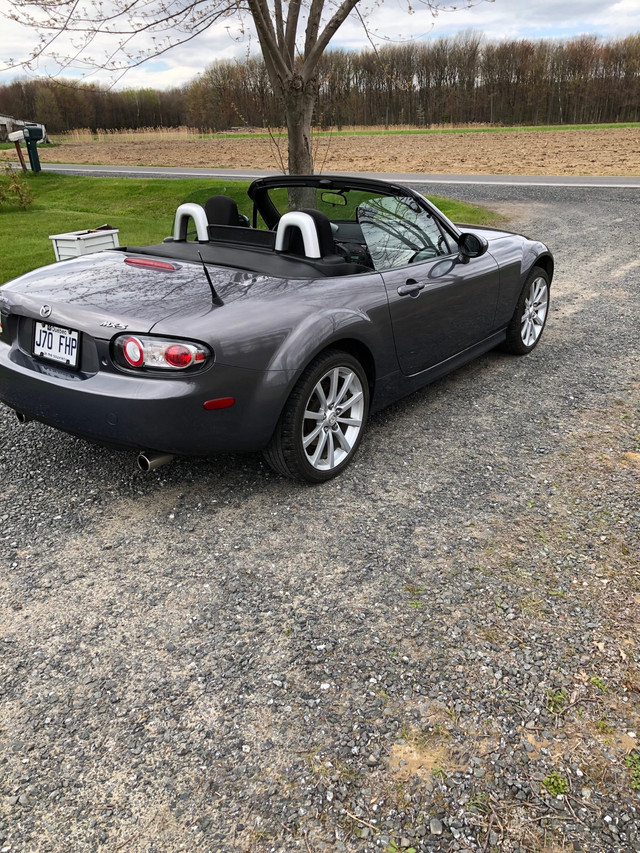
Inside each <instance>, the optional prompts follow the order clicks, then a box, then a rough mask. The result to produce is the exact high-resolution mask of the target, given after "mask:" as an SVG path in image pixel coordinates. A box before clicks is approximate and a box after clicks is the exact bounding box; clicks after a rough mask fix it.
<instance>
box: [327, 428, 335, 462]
mask: <svg viewBox="0 0 640 853" xmlns="http://www.w3.org/2000/svg"><path fill="white" fill-rule="evenodd" d="M333 435H334V433H333V430H329V432H328V433H327V444H328V445H329V448H328V450H329V452H328V458H327V463H328V465H329V468H333V467H335V464H336V447H335V442H334V440H333Z"/></svg>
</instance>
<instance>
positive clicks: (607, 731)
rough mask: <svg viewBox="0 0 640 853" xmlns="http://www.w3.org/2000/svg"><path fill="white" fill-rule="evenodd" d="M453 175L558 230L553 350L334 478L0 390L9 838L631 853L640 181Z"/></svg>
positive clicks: (174, 847)
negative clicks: (161, 443) (99, 436)
mask: <svg viewBox="0 0 640 853" xmlns="http://www.w3.org/2000/svg"><path fill="white" fill-rule="evenodd" d="M427 189H429V188H427ZM433 189H434V191H436V192H438V191H440V192H441V191H442V189H441V188H433ZM448 192H449V194H451V195H457V196H459V197H464V198H467V199H469V200H473V201H479V202H482V203H486V204H489V205H491V206H494V207H495V208H496V209H498V210H499V211H501V212H502V213H504V214H505V215H507V216H509V218H510V225H509V227H512V228H513V229H514V230H521V231H524V232H525V233H528V234H530V235H532V236H537V237H540V238H541V239H543V240H545V241H547V242H548V243H549V245H550V246H551V248H552V249H553V250H554V252H555V254H556V260H557V271H556V278H555V280H554V285H553V288H552V304H553V310H552V313H551V316H550V320H549V323H548V326H547V329H546V332H545V335H544V337H543V340H542V343H541V345H540V346H539V347H538V348H537V349H536V350H535V351H534V352H533V353H532V354H531V355H530V356H528V357H526V358H523V359H518V358H514V357H508V356H506V355H502V354H499V353H491V354H489V355H487V356H485V357H484V358H482V359H480V360H479V361H477V362H475V363H474V364H472V365H470V366H468V367H466V368H464V369H462V370H459V371H457V372H456V373H455V374H453V375H452V376H450V377H448V378H446V379H445V380H443V381H441V382H439V383H437V384H435V385H432V386H431V387H429V388H427V389H425V390H423V391H421V392H419V393H417V394H415V395H413V396H412V397H411V398H409V399H407V400H405V401H404V402H402V403H400V404H398V405H395V406H393V407H392V408H390V409H388V410H386V411H384V412H382V413H381V414H379V415H378V416H376V417H375V418H374V419H373V420H372V422H371V424H370V427H369V429H368V433H367V435H366V437H365V441H364V444H363V447H362V449H361V451H360V453H359V456H358V458H357V461H356V464H354V465H353V466H352V467H351V468H350V469H349V470H348V471H347V472H346V473H345V474H344V475H343V476H342V477H340V478H339V479H338V480H336V481H333V482H331V483H329V484H326V485H323V486H320V487H315V488H309V487H302V486H298V485H296V484H293V483H290V482H288V481H285V480H282V479H279V478H278V477H276V476H275V475H274V474H273V473H271V472H270V471H269V470H268V469H267V467H266V465H264V464H263V462H262V461H261V458H260V457H259V456H249V457H240V456H238V457H231V456H229V457H223V458H217V459H211V460H204V459H198V460H177V461H175V462H174V463H173V464H172V465H171V466H168V467H165V468H161V469H159V470H158V471H156V472H155V473H153V474H151V475H146V476H145V475H143V474H140V473H138V472H136V471H135V470H134V457H133V454H125V453H117V452H114V451H110V450H106V449H102V448H96V447H92V446H90V445H89V444H86V443H84V442H82V441H80V440H76V439H74V438H72V437H69V436H65V435H63V434H59V433H56V432H55V431H53V430H50V429H49V428H47V427H45V426H42V425H38V424H28V425H26V426H24V427H21V426H20V425H19V424H18V423H17V422H16V420H15V419H14V418H13V417H12V416H11V415H10V413H9V412H8V411H7V410H6V409H2V410H1V411H0V430H1V435H2V443H1V447H0V476H1V477H2V483H3V487H4V501H3V504H2V507H1V508H0V559H1V560H2V572H1V574H0V851H1V853H18V851H65V853H66V852H67V851H74V853H75V851H77V853H89V851H109V852H110V851H113V853H115V851H125V853H141V851H144V853H152V851H156V853H173V851H195V850H198V851H207V853H209V851H210V853H214V851H215V852H216V853H217V851H225V853H226V851H240V852H241V853H244V851H251V853H263V852H264V853H268V851H278V853H280V851H282V853H291V851H303V853H328V851H331V853H355V851H358V853H365V851H385V853H397V851H403V850H404V851H412V850H413V851H491V850H494V851H495V850H499V851H506V852H507V853H518V851H519V852H520V853H524V851H547V853H559V851H561V850H581V851H589V853H617V851H620V853H623V851H624V853H629V851H640V746H639V738H640V643H639V628H638V614H639V613H640V567H639V562H638V555H639V554H640V534H639V530H640V501H639V491H638V475H639V474H640V382H639V379H638V349H639V344H638V332H639V322H638V297H639V294H640V259H639V256H638V247H637V233H638V230H637V218H638V216H637V211H638V201H639V198H640V197H639V195H638V192H637V191H620V190H593V189H592V190H585V189H566V188H564V189H556V190H550V189H535V188H528V189H527V188H522V187H521V188H518V189H509V188H508V187H473V186H465V187H462V186H460V187H453V188H449V189H448Z"/></svg>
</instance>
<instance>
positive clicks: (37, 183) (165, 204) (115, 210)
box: [0, 172, 497, 283]
mask: <svg viewBox="0 0 640 853" xmlns="http://www.w3.org/2000/svg"><path fill="white" fill-rule="evenodd" d="M27 180H28V181H29V186H30V187H31V189H32V190H33V193H34V196H35V200H34V202H33V204H31V205H30V206H29V207H28V208H27V209H26V210H20V209H19V208H18V207H17V206H16V207H9V206H4V207H2V208H0V283H2V282H6V281H8V280H9V279H12V278H14V277H15V276H18V275H21V274H22V273H25V272H29V271H30V270H32V269H35V268H36V267H39V266H43V265H44V264H48V263H53V262H54V254H53V246H52V243H51V240H49V235H50V234H62V233H65V232H67V231H79V230H81V229H85V228H94V227H96V226H98V225H104V224H106V223H108V224H109V225H112V226H113V227H114V228H119V229H120V234H119V238H120V244H121V245H123V246H126V245H129V246H140V245H145V244H148V243H157V242H160V241H161V240H162V239H163V238H164V237H166V236H167V235H168V234H170V233H171V231H172V228H173V216H174V213H175V210H176V208H177V206H178V205H179V204H181V203H182V202H183V201H185V199H186V198H187V197H188V196H192V195H193V194H194V193H198V194H200V193H202V194H203V195H207V196H208V195H216V194H224V195H229V196H231V197H233V198H235V199H236V201H237V202H238V208H239V210H240V212H241V213H245V214H246V215H248V216H251V207H250V202H249V199H248V198H247V195H246V191H247V187H248V186H249V183H248V182H247V181H220V180H218V181H216V180H212V179H209V178H192V179H187V180H173V179H166V180H165V179H162V180H160V179H150V178H144V179H131V178H86V177H71V176H67V175H55V174H51V173H45V172H41V173H40V174H39V175H32V174H29V175H28V176H27ZM432 200H433V201H434V202H435V204H437V205H438V207H440V209H441V210H442V211H443V212H444V213H445V214H446V215H447V216H448V217H449V218H450V219H453V220H454V221H464V222H467V223H469V224H476V225H480V224H491V223H492V222H495V221H496V220H497V217H496V216H495V214H492V213H491V212H490V211H488V210H487V209H485V208H478V207H474V206H473V205H469V204H465V203H463V202H456V201H451V200H449V199H442V198H438V197H432Z"/></svg>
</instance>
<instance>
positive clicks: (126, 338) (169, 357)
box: [112, 335, 213, 371]
mask: <svg viewBox="0 0 640 853" xmlns="http://www.w3.org/2000/svg"><path fill="white" fill-rule="evenodd" d="M112 352H113V360H114V361H115V363H116V364H119V365H120V366H121V367H127V368H131V367H135V368H142V369H144V370H147V369H151V370H165V371H166V370H186V369H188V368H191V369H194V370H197V369H199V368H202V367H204V366H205V365H206V364H208V363H209V362H210V361H212V360H213V353H212V352H211V350H210V349H209V348H208V347H206V346H205V345H204V344H198V343H195V342H193V341H176V340H173V341H171V340H166V339H165V338H156V337H154V336H152V335H119V336H118V337H117V338H115V339H114V341H113V349H112Z"/></svg>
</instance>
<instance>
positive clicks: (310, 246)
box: [276, 209, 336, 260]
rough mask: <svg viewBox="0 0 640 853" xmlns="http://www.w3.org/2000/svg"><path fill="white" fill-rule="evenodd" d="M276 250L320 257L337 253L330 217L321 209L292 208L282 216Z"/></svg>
mask: <svg viewBox="0 0 640 853" xmlns="http://www.w3.org/2000/svg"><path fill="white" fill-rule="evenodd" d="M276 252H286V253H287V254H290V255H297V256H299V257H303V258H312V259H318V260H319V259H320V258H326V257H330V256H333V255H335V253H336V244H335V240H334V239H333V231H332V229H331V223H330V221H329V217H328V216H327V215H326V214H325V213H322V212H321V211H320V210H311V209H305V210H292V211H290V212H289V213H285V214H284V215H283V216H281V217H280V221H279V222H278V229H277V231H276Z"/></svg>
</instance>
